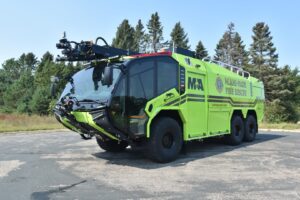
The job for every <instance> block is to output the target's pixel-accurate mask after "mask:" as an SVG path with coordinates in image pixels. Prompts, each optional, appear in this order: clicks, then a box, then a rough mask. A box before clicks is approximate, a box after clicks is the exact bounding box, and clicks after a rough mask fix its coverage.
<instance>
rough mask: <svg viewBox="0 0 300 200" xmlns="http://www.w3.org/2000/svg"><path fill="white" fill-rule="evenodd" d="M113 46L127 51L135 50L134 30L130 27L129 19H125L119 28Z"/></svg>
mask: <svg viewBox="0 0 300 200" xmlns="http://www.w3.org/2000/svg"><path fill="white" fill-rule="evenodd" d="M112 46H113V47H116V48H120V49H125V50H134V28H133V27H131V26H130V24H129V21H128V20H127V19H124V20H123V22H122V23H121V24H120V25H119V26H118V29H117V32H116V37H115V38H114V39H113V42H112Z"/></svg>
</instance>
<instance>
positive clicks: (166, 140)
mask: <svg viewBox="0 0 300 200" xmlns="http://www.w3.org/2000/svg"><path fill="white" fill-rule="evenodd" d="M173 143H174V138H173V135H172V134H171V133H165V134H164V136H163V138H162V145H163V147H164V148H167V149H170V148H171V147H172V146H173Z"/></svg>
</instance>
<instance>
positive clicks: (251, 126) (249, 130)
mask: <svg viewBox="0 0 300 200" xmlns="http://www.w3.org/2000/svg"><path fill="white" fill-rule="evenodd" d="M256 134H257V121H256V118H255V117H254V116H253V115H248V117H247V119H246V121H245V136H244V141H246V142H252V141H253V140H255V137H256Z"/></svg>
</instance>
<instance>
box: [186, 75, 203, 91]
mask: <svg viewBox="0 0 300 200" xmlns="http://www.w3.org/2000/svg"><path fill="white" fill-rule="evenodd" d="M188 89H191V90H201V91H203V90H204V89H203V84H202V79H199V78H192V77H189V78H188Z"/></svg>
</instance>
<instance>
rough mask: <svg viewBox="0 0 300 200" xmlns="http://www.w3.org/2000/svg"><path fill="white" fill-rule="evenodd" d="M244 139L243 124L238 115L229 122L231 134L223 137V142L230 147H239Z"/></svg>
mask: <svg viewBox="0 0 300 200" xmlns="http://www.w3.org/2000/svg"><path fill="white" fill-rule="evenodd" d="M243 138H244V122H243V120H242V118H241V117H240V116H238V115H235V116H233V118H232V120H231V133H230V134H229V135H226V136H225V140H226V142H227V143H228V144H230V145H239V144H241V143H242V141H243Z"/></svg>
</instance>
